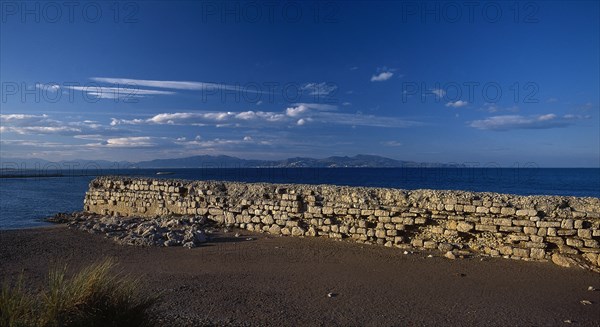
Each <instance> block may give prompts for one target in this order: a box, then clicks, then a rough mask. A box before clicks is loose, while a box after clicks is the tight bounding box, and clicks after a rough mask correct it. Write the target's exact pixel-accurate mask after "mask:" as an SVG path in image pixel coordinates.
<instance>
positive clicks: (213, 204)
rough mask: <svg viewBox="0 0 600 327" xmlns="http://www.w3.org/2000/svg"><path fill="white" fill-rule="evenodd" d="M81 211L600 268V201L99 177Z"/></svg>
mask: <svg viewBox="0 0 600 327" xmlns="http://www.w3.org/2000/svg"><path fill="white" fill-rule="evenodd" d="M84 208H85V211H88V212H92V213H97V214H105V215H118V216H125V217H128V216H129V217H157V216H178V215H183V216H189V215H194V216H206V217H207V218H208V219H211V220H214V221H216V222H219V223H222V224H225V225H230V226H235V227H239V228H243V229H247V230H249V231H262V232H268V233H271V234H283V235H291V236H320V237H329V238H334V239H352V240H355V241H357V242H363V243H371V244H382V245H385V246H390V247H391V246H395V247H399V248H406V249H408V248H413V247H414V248H421V249H423V248H424V249H439V250H441V251H454V252H455V253H457V254H461V253H465V254H466V253H478V254H485V255H490V256H503V257H507V258H516V259H524V260H548V259H550V258H551V256H552V254H554V253H561V254H566V255H580V256H582V257H583V258H585V259H586V260H587V261H588V262H589V263H591V264H593V265H595V266H600V198H579V197H563V196H517V195H509V194H498V193H476V192H463V191H437V190H414V191H407V190H399V189H385V188H366V187H346V186H333V185H300V184H291V185H290V184H266V183H255V184H247V183H235V182H215V181H182V180H168V179H143V178H124V177H100V178H97V179H95V180H93V181H92V182H91V183H90V188H89V190H88V192H87V193H86V197H85V200H84Z"/></svg>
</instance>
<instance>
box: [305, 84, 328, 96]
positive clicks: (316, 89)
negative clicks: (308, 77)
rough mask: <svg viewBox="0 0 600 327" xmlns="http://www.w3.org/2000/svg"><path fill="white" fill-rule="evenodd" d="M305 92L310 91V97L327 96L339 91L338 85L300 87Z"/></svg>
mask: <svg viewBox="0 0 600 327" xmlns="http://www.w3.org/2000/svg"><path fill="white" fill-rule="evenodd" d="M300 89H301V90H303V91H308V92H309V93H308V94H310V95H320V96H326V95H329V94H331V93H332V92H335V90H337V85H334V84H333V83H326V82H322V83H307V84H304V85H302V87H300Z"/></svg>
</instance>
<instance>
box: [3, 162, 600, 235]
mask: <svg viewBox="0 0 600 327" xmlns="http://www.w3.org/2000/svg"><path fill="white" fill-rule="evenodd" d="M166 172H167V173H169V174H159V175H157V173H166ZM102 175H124V176H135V177H152V178H175V179H185V180H221V181H237V182H267V183H292V184H333V185H348V186H366V187H386V188H398V189H406V190H414V189H436V190H466V191H476V192H497V193H509V194H518V195H563V196H577V197H596V198H598V197H600V169H598V168H581V169H578V168H230V169H228V168H199V169H119V170H111V169H104V170H103V169H95V170H93V171H90V170H85V171H84V170H68V171H67V170H54V171H51V172H49V171H45V172H40V171H19V172H18V174H15V173H14V172H10V171H3V172H0V230H7V229H21V228H32V227H40V226H46V225H48V223H47V222H45V221H44V219H45V218H47V217H50V216H53V215H54V214H56V213H58V212H71V211H76V210H82V209H83V198H84V196H85V192H86V190H87V188H88V185H89V183H90V181H91V180H92V179H94V178H95V177H96V176H102ZM24 176H27V177H24Z"/></svg>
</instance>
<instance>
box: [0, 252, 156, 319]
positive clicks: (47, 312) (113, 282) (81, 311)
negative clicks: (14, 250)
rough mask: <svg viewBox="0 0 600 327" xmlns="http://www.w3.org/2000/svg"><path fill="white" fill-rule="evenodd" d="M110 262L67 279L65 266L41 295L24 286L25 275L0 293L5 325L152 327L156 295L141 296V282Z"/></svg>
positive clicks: (54, 271)
mask: <svg viewBox="0 0 600 327" xmlns="http://www.w3.org/2000/svg"><path fill="white" fill-rule="evenodd" d="M114 267H115V263H114V261H113V260H111V259H106V260H104V261H102V262H99V263H96V264H93V265H91V266H88V267H86V268H84V269H82V270H81V271H79V272H78V273H77V274H75V275H74V276H72V277H71V278H67V274H66V271H67V268H66V267H65V266H63V267H61V268H58V269H52V270H51V271H50V273H49V276H48V286H47V288H46V289H44V290H42V291H40V292H39V293H38V294H30V293H28V292H26V291H25V290H24V288H23V277H22V276H21V277H19V279H18V280H17V282H16V283H14V284H13V285H12V286H11V285H10V284H9V283H7V282H5V283H4V285H3V287H2V292H1V293H0V326H7V327H9V326H10V327H12V326H149V325H152V324H153V321H152V319H151V317H150V314H149V309H150V307H151V306H152V305H153V304H154V303H155V302H156V301H157V299H158V298H157V297H156V296H147V295H143V294H142V293H141V292H140V286H141V284H140V280H139V279H133V278H131V277H129V276H125V275H123V274H120V273H115V272H114V270H115V269H114Z"/></svg>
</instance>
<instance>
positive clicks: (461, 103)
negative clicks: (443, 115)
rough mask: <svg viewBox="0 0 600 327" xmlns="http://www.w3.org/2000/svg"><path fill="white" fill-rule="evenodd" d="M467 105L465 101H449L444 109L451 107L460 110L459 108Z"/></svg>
mask: <svg viewBox="0 0 600 327" xmlns="http://www.w3.org/2000/svg"><path fill="white" fill-rule="evenodd" d="M468 104H469V103H468V102H467V101H463V100H458V101H454V102H452V101H450V102H448V103H446V107H452V108H460V107H464V106H466V105H468Z"/></svg>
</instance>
